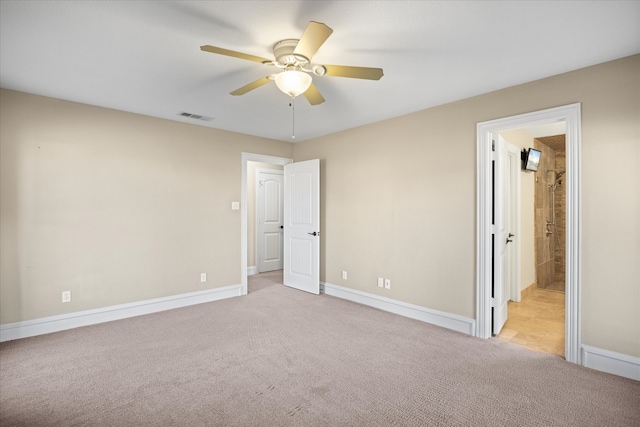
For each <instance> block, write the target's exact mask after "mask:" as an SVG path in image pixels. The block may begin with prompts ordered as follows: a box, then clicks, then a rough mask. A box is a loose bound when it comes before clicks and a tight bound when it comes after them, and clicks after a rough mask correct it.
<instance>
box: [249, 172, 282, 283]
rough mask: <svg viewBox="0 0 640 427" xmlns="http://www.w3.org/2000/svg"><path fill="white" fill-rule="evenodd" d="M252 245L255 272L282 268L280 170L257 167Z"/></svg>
mask: <svg viewBox="0 0 640 427" xmlns="http://www.w3.org/2000/svg"><path fill="white" fill-rule="evenodd" d="M256 181H257V182H256V188H257V192H256V193H257V203H256V234H257V238H256V243H257V244H256V247H257V252H258V253H257V259H258V263H257V264H258V273H263V272H265V271H273V270H282V267H283V262H282V258H283V256H282V255H283V251H284V247H283V236H282V229H283V226H284V216H283V214H284V198H283V195H284V174H283V172H282V171H277V170H273V171H272V170H259V171H258V173H257V174H256Z"/></svg>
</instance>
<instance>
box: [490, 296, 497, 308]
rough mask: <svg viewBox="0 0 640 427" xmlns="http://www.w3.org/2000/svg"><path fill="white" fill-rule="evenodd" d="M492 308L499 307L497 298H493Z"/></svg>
mask: <svg viewBox="0 0 640 427" xmlns="http://www.w3.org/2000/svg"><path fill="white" fill-rule="evenodd" d="M491 307H497V304H496V299H495V298H491Z"/></svg>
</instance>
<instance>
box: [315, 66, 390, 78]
mask: <svg viewBox="0 0 640 427" xmlns="http://www.w3.org/2000/svg"><path fill="white" fill-rule="evenodd" d="M324 68H325V69H326V70H327V71H326V72H325V73H324V75H325V76H334V77H351V78H354V79H367V80H380V79H381V78H382V76H383V75H384V74H383V73H382V68H368V67H349V66H346V65H325V66H324Z"/></svg>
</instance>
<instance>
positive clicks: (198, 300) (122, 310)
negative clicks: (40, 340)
mask: <svg viewBox="0 0 640 427" xmlns="http://www.w3.org/2000/svg"><path fill="white" fill-rule="evenodd" d="M241 289H242V286H241V285H232V286H225V287H223V288H214V289H208V290H206V291H198V292H190V293H186V294H179V295H173V296H170V297H164V298H155V299H150V300H146V301H138V302H133V303H128V304H119V305H112V306H109V307H104V308H97V309H94V310H86V311H77V312H75V313H69V314H61V315H58V316H51V317H43V318H40V319H34V320H27V321H24V322H17V323H9V324H6V325H0V342H4V341H11V340H17V339H20V338H27V337H33V336H36V335H42V334H49V333H52V332H59V331H64V330H66V329H72V328H78V327H81V326H89V325H95V324H97V323H104V322H110V321H112V320H119V319H126V318H128V317H135V316H141V315H143V314H150V313H156V312H158V311H164V310H172V309H174V308H180V307H187V306H189V305H195V304H202V303H205V302H212V301H218V300H221V299H225V298H231V297H236V296H240V294H241Z"/></svg>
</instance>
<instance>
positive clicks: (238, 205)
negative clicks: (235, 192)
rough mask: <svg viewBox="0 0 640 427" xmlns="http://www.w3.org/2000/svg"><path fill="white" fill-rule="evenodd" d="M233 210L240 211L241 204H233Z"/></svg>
mask: <svg viewBox="0 0 640 427" xmlns="http://www.w3.org/2000/svg"><path fill="white" fill-rule="evenodd" d="M231 210H232V211H237V210H240V202H231Z"/></svg>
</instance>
